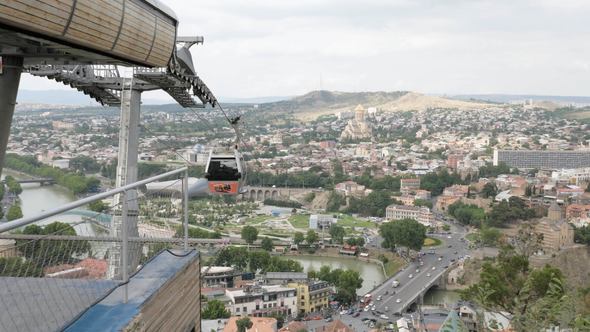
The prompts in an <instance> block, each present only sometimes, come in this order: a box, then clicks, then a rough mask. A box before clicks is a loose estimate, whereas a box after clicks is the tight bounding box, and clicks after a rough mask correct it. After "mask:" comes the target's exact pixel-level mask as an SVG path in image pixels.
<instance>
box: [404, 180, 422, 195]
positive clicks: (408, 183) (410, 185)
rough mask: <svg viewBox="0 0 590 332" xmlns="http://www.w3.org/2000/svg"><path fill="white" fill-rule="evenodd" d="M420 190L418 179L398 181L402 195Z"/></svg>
mask: <svg viewBox="0 0 590 332" xmlns="http://www.w3.org/2000/svg"><path fill="white" fill-rule="evenodd" d="M418 189H420V178H409V179H401V180H400V191H401V192H402V193H413V192H416V190H418Z"/></svg>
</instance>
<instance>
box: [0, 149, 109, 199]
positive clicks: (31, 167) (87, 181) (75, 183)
mask: <svg viewBox="0 0 590 332" xmlns="http://www.w3.org/2000/svg"><path fill="white" fill-rule="evenodd" d="M5 166H6V168H11V169H14V170H18V171H20V172H24V173H27V174H30V175H34V176H38V177H42V178H52V179H54V180H55V181H56V182H57V183H58V184H59V185H61V186H64V187H66V188H68V189H69V190H71V191H72V192H73V193H74V194H83V193H87V192H92V191H96V190H98V187H99V186H100V181H99V180H98V179H96V178H94V177H86V176H84V175H83V174H81V173H77V172H69V171H65V170H62V169H59V168H54V167H51V166H48V165H43V164H41V163H40V162H38V161H37V159H35V157H33V156H19V155H16V154H12V153H9V154H7V155H6V160H5Z"/></svg>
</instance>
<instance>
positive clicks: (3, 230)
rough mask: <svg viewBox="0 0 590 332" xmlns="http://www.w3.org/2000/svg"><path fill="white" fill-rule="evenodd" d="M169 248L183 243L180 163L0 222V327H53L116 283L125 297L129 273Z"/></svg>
mask: <svg viewBox="0 0 590 332" xmlns="http://www.w3.org/2000/svg"><path fill="white" fill-rule="evenodd" d="M170 178H172V180H171V181H170V183H171V185H170V186H166V187H165V188H164V189H162V190H158V191H147V190H144V186H145V185H146V184H148V183H152V182H156V181H160V180H169V179H170ZM179 182H182V186H181V189H180V190H170V188H169V187H173V186H174V185H178V183H179ZM167 183H168V182H167ZM107 199H108V200H109V201H110V202H109V203H108V204H107V206H108V207H107V209H106V210H104V211H102V212H100V213H99V212H90V211H87V210H85V209H84V208H83V207H85V206H87V205H88V204H90V203H94V202H99V201H103V202H105V200H107ZM196 241H197V239H191V241H190V242H191V244H192V243H194V242H196ZM173 247H178V248H179V249H183V250H184V251H185V252H186V251H188V247H189V239H188V168H187V167H183V168H180V169H176V170H173V171H170V172H166V173H163V174H160V175H157V176H154V177H151V178H148V179H145V180H141V181H137V182H135V183H132V184H129V185H126V186H123V187H120V188H115V189H113V190H109V191H106V192H104V193H100V194H96V195H94V196H90V197H87V198H84V199H80V200H77V201H75V202H71V203H68V204H65V205H63V206H59V207H56V208H54V209H52V210H50V211H46V212H43V213H40V214H38V215H36V216H33V217H25V218H21V219H18V220H14V221H11V222H7V223H4V224H1V225H0V331H55V330H60V329H62V328H63V327H64V326H66V325H67V324H68V323H70V322H71V321H72V320H75V319H76V317H77V316H78V315H79V314H80V313H81V312H82V311H83V310H85V309H86V308H88V307H89V306H91V305H93V304H94V303H96V302H97V301H99V300H100V299H101V298H103V297H104V296H106V295H107V294H109V293H110V292H111V291H112V290H114V289H115V288H118V287H124V292H123V294H124V295H123V296H124V298H123V299H122V301H123V302H126V301H127V283H128V281H129V279H130V276H132V275H133V274H134V273H135V272H136V271H138V269H139V268H140V267H141V266H142V265H143V264H144V263H145V262H146V261H148V260H149V259H151V258H152V257H153V256H154V255H156V254H157V253H158V252H160V251H161V250H162V249H167V248H173Z"/></svg>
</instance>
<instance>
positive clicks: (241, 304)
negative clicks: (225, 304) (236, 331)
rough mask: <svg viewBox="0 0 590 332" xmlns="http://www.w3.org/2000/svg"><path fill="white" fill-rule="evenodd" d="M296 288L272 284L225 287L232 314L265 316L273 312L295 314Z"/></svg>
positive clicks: (292, 315) (287, 314) (291, 315)
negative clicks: (231, 288) (234, 287)
mask: <svg viewBox="0 0 590 332" xmlns="http://www.w3.org/2000/svg"><path fill="white" fill-rule="evenodd" d="M296 294H297V293H296V289H295V288H291V287H283V286H280V285H273V286H247V287H246V288H243V289H239V290H229V289H226V291H225V295H226V296H227V297H228V298H229V299H230V301H231V302H230V304H229V308H228V309H229V311H230V312H231V314H232V316H253V317H266V316H269V315H271V314H273V313H279V314H284V315H285V316H290V317H294V316H295V315H297V295H296Z"/></svg>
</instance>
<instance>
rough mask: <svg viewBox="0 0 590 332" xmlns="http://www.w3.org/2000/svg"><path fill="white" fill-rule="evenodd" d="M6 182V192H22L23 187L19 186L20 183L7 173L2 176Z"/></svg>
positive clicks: (18, 193)
mask: <svg viewBox="0 0 590 332" xmlns="http://www.w3.org/2000/svg"><path fill="white" fill-rule="evenodd" d="M4 181H5V182H6V186H7V187H8V192H9V193H11V194H13V195H17V196H18V195H20V194H21V193H22V192H23V188H22V187H21V185H20V183H18V181H17V180H16V179H15V178H13V177H12V176H10V175H7V176H6V177H5V178H4Z"/></svg>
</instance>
